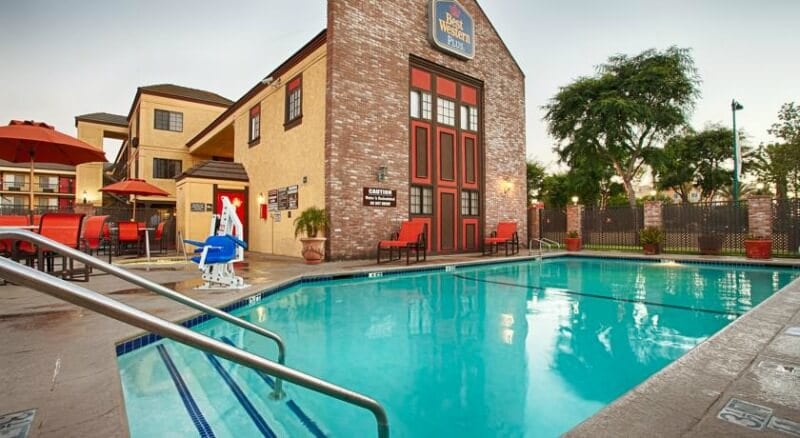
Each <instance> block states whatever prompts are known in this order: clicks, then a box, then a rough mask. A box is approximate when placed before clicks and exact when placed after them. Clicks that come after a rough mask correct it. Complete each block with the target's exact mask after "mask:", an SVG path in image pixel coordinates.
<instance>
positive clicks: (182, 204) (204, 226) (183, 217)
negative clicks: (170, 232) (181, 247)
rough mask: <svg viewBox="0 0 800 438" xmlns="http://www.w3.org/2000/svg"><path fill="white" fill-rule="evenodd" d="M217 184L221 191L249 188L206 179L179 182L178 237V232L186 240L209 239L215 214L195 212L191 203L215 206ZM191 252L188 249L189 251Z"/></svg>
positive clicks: (188, 249) (245, 185) (177, 198)
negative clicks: (212, 216) (215, 186)
mask: <svg viewBox="0 0 800 438" xmlns="http://www.w3.org/2000/svg"><path fill="white" fill-rule="evenodd" d="M215 184H216V185H217V187H218V189H220V190H244V189H245V187H247V183H245V182H235V181H224V180H216V179H205V178H184V179H182V180H180V181H178V182H177V183H176V189H175V192H176V199H175V209H176V223H175V230H176V233H175V234H176V237H177V232H178V231H180V235H181V237H182V238H184V239H191V240H200V241H203V240H205V239H206V237H208V232H209V230H210V229H209V227H210V226H211V215H212V214H213V212H211V211H204V212H193V211H192V206H191V203H192V202H202V203H204V204H213V203H214V185H215ZM251 209H252V207H251ZM190 250H191V249H190V248H189V247H187V251H190Z"/></svg>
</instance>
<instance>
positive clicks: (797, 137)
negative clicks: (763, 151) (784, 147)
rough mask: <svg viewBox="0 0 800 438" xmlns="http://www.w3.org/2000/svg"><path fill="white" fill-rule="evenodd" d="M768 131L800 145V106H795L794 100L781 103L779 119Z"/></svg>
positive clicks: (787, 141) (788, 141)
mask: <svg viewBox="0 0 800 438" xmlns="http://www.w3.org/2000/svg"><path fill="white" fill-rule="evenodd" d="M767 132H769V133H770V134H772V135H774V136H775V137H778V138H781V139H783V141H785V142H786V143H792V144H794V145H795V146H797V147H800V107H798V106H795V104H794V102H790V103H784V104H783V105H781V109H780V111H778V121H777V122H775V123H773V124H772V127H771V128H770V129H768V130H767Z"/></svg>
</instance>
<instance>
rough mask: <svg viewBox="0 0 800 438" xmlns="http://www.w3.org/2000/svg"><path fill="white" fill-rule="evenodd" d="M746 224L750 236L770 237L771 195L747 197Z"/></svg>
mask: <svg viewBox="0 0 800 438" xmlns="http://www.w3.org/2000/svg"><path fill="white" fill-rule="evenodd" d="M747 226H748V229H749V233H750V235H751V236H755V237H759V238H764V239H772V197H771V196H760V195H759V196H751V197H749V198H748V199H747Z"/></svg>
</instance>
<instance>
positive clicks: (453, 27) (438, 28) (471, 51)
mask: <svg viewBox="0 0 800 438" xmlns="http://www.w3.org/2000/svg"><path fill="white" fill-rule="evenodd" d="M428 21H429V23H428V24H429V29H430V34H429V35H428V37H429V38H430V40H431V43H432V44H433V45H434V46H435V47H437V48H438V49H439V50H442V51H444V52H447V53H450V54H452V55H455V56H458V57H459V58H464V59H472V58H474V57H475V22H474V21H473V20H472V15H470V13H469V12H467V10H466V9H465V8H464V7H463V6H461V4H460V3H458V2H457V1H455V0H430V9H429V11H428Z"/></svg>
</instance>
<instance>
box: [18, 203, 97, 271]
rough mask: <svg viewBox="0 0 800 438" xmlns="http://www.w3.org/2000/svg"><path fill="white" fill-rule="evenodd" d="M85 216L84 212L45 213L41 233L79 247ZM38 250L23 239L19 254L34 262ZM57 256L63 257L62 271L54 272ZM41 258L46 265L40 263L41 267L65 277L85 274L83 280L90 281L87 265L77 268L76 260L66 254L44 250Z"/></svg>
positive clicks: (41, 223) (59, 241)
mask: <svg viewBox="0 0 800 438" xmlns="http://www.w3.org/2000/svg"><path fill="white" fill-rule="evenodd" d="M83 216H84V215H83V214H73V213H45V214H43V215H42V217H41V220H40V221H39V234H41V235H42V236H44V237H47V238H48V239H52V240H55V241H56V242H58V243H61V244H63V245H66V246H68V247H70V248H74V249H79V248H80V236H81V225H82V223H83ZM37 250H38V248H37V247H36V246H35V245H33V244H31V243H30V242H24V241H23V242H20V244H19V254H20V256H22V257H24V258H26V259H27V260H28V261H29V264H33V259H34V258H35V257H36V256H37V252H38V251H37ZM57 256H59V257H61V261H62V263H61V271H59V272H54V267H55V266H54V265H55V258H56V257H57ZM39 260H40V261H42V262H44V266H42V264H41V263H40V265H39V269H43V270H47V271H49V272H52V273H54V274H56V273H57V274H60V275H61V277H62V278H64V279H74V277H75V274H83V281H89V270H88V269H87V268H86V267H84V268H81V269H75V265H74V260H73V259H70V258H68V257H66V256H63V255H59V254H57V253H55V252H53V251H49V250H43V251H42V253H41V258H40V259H39ZM67 261H69V267H67Z"/></svg>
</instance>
